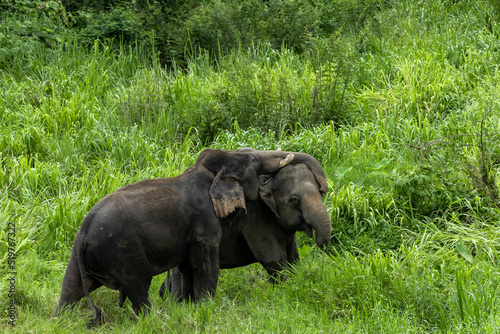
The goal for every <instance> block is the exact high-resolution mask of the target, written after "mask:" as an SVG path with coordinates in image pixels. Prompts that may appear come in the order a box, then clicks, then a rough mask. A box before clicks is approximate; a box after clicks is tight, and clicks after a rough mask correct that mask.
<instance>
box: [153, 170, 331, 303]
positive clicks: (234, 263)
mask: <svg viewBox="0 0 500 334" xmlns="http://www.w3.org/2000/svg"><path fill="white" fill-rule="evenodd" d="M325 183H326V178H325V177H324V175H322V174H319V173H317V175H313V173H312V172H311V169H310V168H309V167H308V166H307V165H306V164H303V163H300V164H295V165H288V166H286V167H283V168H281V169H280V170H279V171H278V172H277V173H276V174H275V175H272V176H271V177H269V178H268V179H267V180H265V182H263V183H262V185H261V186H260V189H259V195H260V200H258V201H254V202H247V204H246V207H247V213H246V214H245V213H244V212H243V211H242V210H239V211H236V212H234V213H232V214H230V215H228V216H227V217H225V218H222V219H221V226H222V239H221V242H220V245H219V264H220V268H221V269H224V268H235V267H241V266H245V265H248V264H251V263H255V262H259V263H260V264H261V265H262V266H263V267H264V268H265V269H266V270H267V272H268V273H269V275H270V281H271V282H273V283H276V282H277V281H278V280H279V279H280V278H281V276H280V272H281V270H283V269H286V268H287V267H288V266H289V265H290V264H293V263H296V262H297V261H299V260H300V257H299V252H298V249H297V241H296V238H295V232H296V231H305V232H307V233H308V234H309V236H311V237H312V232H313V230H315V232H316V242H317V245H318V246H319V247H323V246H324V245H325V244H326V243H327V242H328V241H329V240H330V237H331V223H330V216H329V214H328V212H327V209H326V207H325V206H324V204H323V201H322V196H323V195H325V192H326V189H325V188H323V189H321V188H320V185H321V184H325ZM185 286H187V285H186V284H185V278H184V277H183V274H182V271H181V270H179V268H178V267H176V268H174V269H172V270H171V271H170V272H169V273H168V274H167V279H166V281H165V282H164V283H163V284H162V286H161V287H160V296H161V297H165V295H166V290H167V289H169V290H170V296H171V298H173V299H175V300H178V301H187V300H189V299H190V298H192V297H193V295H192V291H187V289H186V288H185Z"/></svg>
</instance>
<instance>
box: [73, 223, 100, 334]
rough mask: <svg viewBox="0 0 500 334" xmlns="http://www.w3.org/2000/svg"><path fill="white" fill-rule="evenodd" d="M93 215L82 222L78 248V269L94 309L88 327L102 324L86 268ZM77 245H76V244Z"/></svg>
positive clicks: (88, 299)
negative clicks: (88, 232)
mask: <svg viewBox="0 0 500 334" xmlns="http://www.w3.org/2000/svg"><path fill="white" fill-rule="evenodd" d="M92 218H93V217H92V216H90V217H89V216H87V217H85V219H84V221H83V222H82V229H83V231H82V232H83V235H82V239H81V244H79V245H78V246H77V248H76V262H77V263H78V269H79V270H80V278H81V280H82V287H83V292H84V293H85V297H87V301H88V303H89V306H90V309H91V310H93V311H94V315H93V317H92V318H93V319H92V320H91V322H90V323H89V324H88V327H89V328H90V327H94V326H97V325H100V324H101V310H99V308H97V306H95V305H94V303H93V302H92V299H91V298H90V292H89V286H90V285H91V278H90V277H89V274H88V273H87V271H86V269H85V253H86V251H87V245H88V243H87V238H86V235H87V231H88V228H89V225H90V222H91V220H92ZM75 246H76V245H75Z"/></svg>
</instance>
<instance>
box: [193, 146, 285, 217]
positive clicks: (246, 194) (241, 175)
mask: <svg viewBox="0 0 500 334" xmlns="http://www.w3.org/2000/svg"><path fill="white" fill-rule="evenodd" d="M292 160H294V154H293V153H288V154H277V155H266V154H262V151H257V150H254V149H247V150H241V151H240V150H237V151H224V150H219V149H206V150H204V151H203V152H201V154H200V155H199V157H198V160H197V162H196V165H195V166H203V167H205V168H206V169H207V170H208V171H210V172H211V173H212V174H213V175H214V180H213V182H212V185H211V187H210V197H211V199H212V203H213V206H214V210H215V213H216V215H217V217H218V218H223V217H226V216H227V215H229V214H230V213H231V212H233V211H234V210H235V209H236V208H243V209H245V211H246V205H245V200H248V201H256V200H257V199H258V196H259V177H258V176H259V175H261V174H274V173H276V172H277V171H278V170H279V169H280V168H282V167H284V166H286V165H287V164H289V163H290V162H291V161H292Z"/></svg>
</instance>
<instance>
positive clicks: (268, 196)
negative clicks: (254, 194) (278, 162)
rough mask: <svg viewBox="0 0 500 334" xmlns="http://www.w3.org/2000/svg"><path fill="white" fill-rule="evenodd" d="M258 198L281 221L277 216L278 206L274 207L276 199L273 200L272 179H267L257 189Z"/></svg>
mask: <svg viewBox="0 0 500 334" xmlns="http://www.w3.org/2000/svg"><path fill="white" fill-rule="evenodd" d="M259 195H260V198H262V200H263V201H264V203H266V205H267V206H268V207H269V208H270V209H271V211H272V212H273V213H274V215H275V216H276V217H278V219H281V217H280V215H279V214H278V206H277V205H276V199H275V198H274V184H273V179H272V178H269V179H268V180H267V181H265V182H264V183H263V184H262V185H261V186H260V187H259Z"/></svg>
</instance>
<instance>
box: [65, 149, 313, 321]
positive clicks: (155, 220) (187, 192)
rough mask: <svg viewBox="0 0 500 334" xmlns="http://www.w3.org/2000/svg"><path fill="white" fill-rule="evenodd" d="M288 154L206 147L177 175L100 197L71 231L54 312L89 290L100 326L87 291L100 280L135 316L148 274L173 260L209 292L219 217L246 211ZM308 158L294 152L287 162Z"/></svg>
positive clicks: (194, 285)
mask: <svg viewBox="0 0 500 334" xmlns="http://www.w3.org/2000/svg"><path fill="white" fill-rule="evenodd" d="M287 158H288V159H287ZM289 158H290V155H289V153H288V152H281V151H269V152H266V151H256V150H253V149H242V150H241V151H224V150H214V149H207V150H204V151H203V152H202V153H201V154H200V156H199V157H198V160H197V162H196V164H195V165H194V166H192V167H190V168H188V169H187V170H186V171H185V172H184V173H182V174H181V175H179V176H176V177H172V178H166V179H153V180H145V181H141V182H137V183H133V184H130V185H127V186H125V187H123V188H120V189H118V190H117V191H115V192H114V193H111V194H109V195H107V196H106V197H104V198H103V199H102V200H101V201H99V202H98V203H97V204H96V205H95V206H94V207H93V208H92V209H91V210H90V212H89V213H88V214H87V216H86V217H85V218H84V220H83V222H82V225H81V227H80V230H79V232H78V234H77V235H76V237H75V241H74V244H73V249H72V252H71V257H70V260H69V263H68V267H67V269H66V273H65V275H64V279H63V283H62V288H61V297H60V300H59V303H58V305H57V308H56V311H55V314H56V315H57V314H59V313H60V312H61V311H62V310H63V309H65V308H67V307H72V306H73V305H74V304H75V302H77V301H78V300H80V299H81V298H82V297H85V296H86V298H87V301H88V303H89V306H90V308H91V309H92V310H93V311H94V314H93V321H92V323H91V324H90V325H95V324H99V323H100V321H101V312H100V310H99V309H98V308H97V307H96V306H95V305H94V304H93V302H92V300H91V298H90V292H92V291H93V290H95V289H97V288H98V287H100V286H102V285H104V286H106V287H108V288H111V289H115V290H119V291H120V294H119V305H120V306H121V305H123V303H124V301H125V300H126V298H127V297H128V298H129V299H130V301H131V302H132V306H133V309H134V311H135V312H136V313H137V314H140V313H147V311H148V309H149V307H150V306H151V303H150V301H149V298H148V290H149V286H150V284H151V279H152V277H153V276H154V275H158V274H160V273H162V272H165V271H167V270H169V269H171V268H173V267H175V266H179V268H181V271H182V275H183V277H184V278H185V279H184V282H185V284H186V289H187V290H189V291H190V292H191V295H192V299H193V300H194V301H197V300H199V299H200V298H202V297H203V296H206V295H212V294H213V293H214V292H215V289H216V287H217V279H218V271H219V243H220V240H221V237H222V228H221V225H220V218H223V217H226V216H227V215H229V214H230V213H231V212H233V211H234V210H236V209H237V208H243V209H244V210H246V207H245V203H246V201H255V200H257V199H258V198H259V182H258V175H260V174H272V173H275V172H276V171H277V170H278V169H279V168H280V167H281V166H282V165H284V164H286V163H287V162H289V160H290V159H289ZM311 158H312V157H311V156H308V155H307V154H298V156H296V157H295V159H294V160H293V161H292V163H300V162H306V161H309V160H311ZM312 159H313V160H312V163H311V166H312V169H314V170H318V166H319V164H318V163H317V161H316V160H315V159H314V158H312ZM283 161H286V162H285V163H283ZM319 170H320V172H321V166H319Z"/></svg>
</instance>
